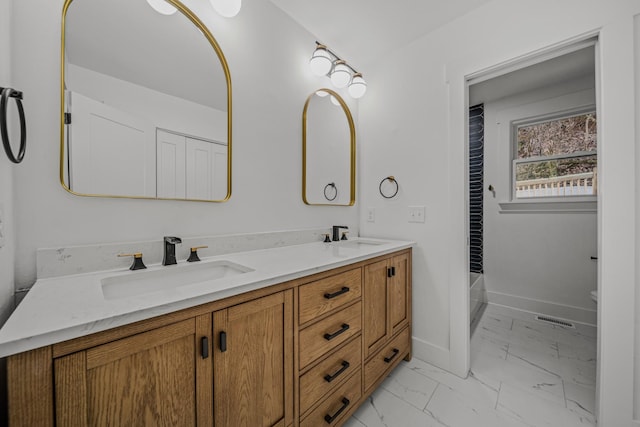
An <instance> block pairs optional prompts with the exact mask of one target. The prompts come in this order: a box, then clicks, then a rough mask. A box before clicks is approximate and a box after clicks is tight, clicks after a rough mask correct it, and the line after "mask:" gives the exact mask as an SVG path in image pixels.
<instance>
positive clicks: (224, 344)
mask: <svg viewBox="0 0 640 427" xmlns="http://www.w3.org/2000/svg"><path fill="white" fill-rule="evenodd" d="M220 351H221V352H222V353H224V352H225V351H227V333H226V332H224V331H223V332H220Z"/></svg>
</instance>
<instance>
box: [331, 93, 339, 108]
mask: <svg viewBox="0 0 640 427" xmlns="http://www.w3.org/2000/svg"><path fill="white" fill-rule="evenodd" d="M331 103H332V104H333V105H335V106H336V107H340V101H338V98H336V97H335V96H333V95H331Z"/></svg>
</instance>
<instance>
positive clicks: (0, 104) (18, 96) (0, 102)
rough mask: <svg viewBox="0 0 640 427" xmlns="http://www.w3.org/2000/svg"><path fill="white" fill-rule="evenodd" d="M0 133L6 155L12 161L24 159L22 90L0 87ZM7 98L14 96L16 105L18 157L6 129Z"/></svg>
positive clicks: (24, 128)
mask: <svg viewBox="0 0 640 427" xmlns="http://www.w3.org/2000/svg"><path fill="white" fill-rule="evenodd" d="M0 92H1V93H2V94H1V95H0V134H1V135H2V145H3V146H4V152H5V153H7V157H8V158H9V160H11V161H12V162H13V163H20V162H22V159H24V152H25V150H26V148H27V124H26V122H25V118H24V109H23V108H22V92H20V91H18V90H15V89H12V88H10V87H0ZM9 98H15V100H16V106H17V107H18V116H19V117H20V149H19V151H18V157H16V156H15V155H14V154H13V150H12V149H11V144H10V141H9V131H8V129H7V101H8V100H9Z"/></svg>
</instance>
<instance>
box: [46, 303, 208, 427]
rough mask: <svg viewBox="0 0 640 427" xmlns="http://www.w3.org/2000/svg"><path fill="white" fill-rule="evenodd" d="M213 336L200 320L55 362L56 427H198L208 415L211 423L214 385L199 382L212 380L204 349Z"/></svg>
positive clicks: (102, 346)
mask: <svg viewBox="0 0 640 427" xmlns="http://www.w3.org/2000/svg"><path fill="white" fill-rule="evenodd" d="M210 331H211V316H202V317H199V318H196V319H189V320H185V321H182V322H178V323H174V324H172V325H168V326H165V327H162V328H158V329H154V330H151V331H149V332H145V333H141V334H138V335H134V336H132V337H128V338H124V339H121V340H118V341H114V342H111V343H108V344H104V345H101V346H98V347H94V348H91V349H89V350H86V351H81V352H78V353H73V354H70V355H68V356H64V357H61V358H58V359H56V360H55V362H54V372H55V374H54V376H55V390H56V398H55V399H56V421H57V425H64V426H107V425H108V426H120V425H122V426H133V425H136V426H145V425H147V426H150V425H157V426H160V425H183V426H189V425H194V426H195V425H197V424H199V423H200V422H202V423H204V422H206V419H207V418H206V417H207V412H209V414H208V416H209V418H208V419H209V420H210V419H211V413H210V406H211V405H210V404H209V405H208V402H210V401H211V398H212V392H211V383H210V382H209V381H199V379H200V378H203V377H206V376H207V374H208V376H209V378H211V357H208V358H206V359H205V358H204V357H203V356H202V355H203V353H202V349H201V338H202V337H210ZM200 332H201V333H200ZM199 401H202V408H198V404H197V403H198V402H199Z"/></svg>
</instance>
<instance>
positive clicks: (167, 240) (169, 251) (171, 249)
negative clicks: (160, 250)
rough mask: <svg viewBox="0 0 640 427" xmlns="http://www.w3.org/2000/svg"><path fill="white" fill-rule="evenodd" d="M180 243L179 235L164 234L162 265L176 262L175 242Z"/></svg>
mask: <svg viewBox="0 0 640 427" xmlns="http://www.w3.org/2000/svg"><path fill="white" fill-rule="evenodd" d="M178 243H182V239H181V238H179V237H171V236H164V258H163V259H162V265H173V264H177V261H176V244H178Z"/></svg>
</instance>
